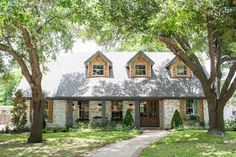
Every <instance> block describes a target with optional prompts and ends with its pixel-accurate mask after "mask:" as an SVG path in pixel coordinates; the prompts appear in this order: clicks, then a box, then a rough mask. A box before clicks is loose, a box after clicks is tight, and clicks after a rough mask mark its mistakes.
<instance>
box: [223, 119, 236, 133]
mask: <svg viewBox="0 0 236 157" xmlns="http://www.w3.org/2000/svg"><path fill="white" fill-rule="evenodd" d="M225 130H228V131H236V122H235V121H233V120H226V121H225Z"/></svg>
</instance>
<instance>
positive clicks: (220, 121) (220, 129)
mask: <svg viewBox="0 0 236 157" xmlns="http://www.w3.org/2000/svg"><path fill="white" fill-rule="evenodd" d="M224 106H225V105H223V104H219V103H212V102H211V103H209V102H208V110H209V129H208V133H209V134H213V135H221V136H224V134H225V129H224Z"/></svg>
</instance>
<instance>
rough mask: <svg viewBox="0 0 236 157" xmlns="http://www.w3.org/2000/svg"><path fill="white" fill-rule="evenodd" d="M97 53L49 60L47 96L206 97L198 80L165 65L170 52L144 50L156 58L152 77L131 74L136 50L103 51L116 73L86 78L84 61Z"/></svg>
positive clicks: (25, 86) (22, 85) (27, 91)
mask: <svg viewBox="0 0 236 157" xmlns="http://www.w3.org/2000/svg"><path fill="white" fill-rule="evenodd" d="M93 54H94V53H91V52H90V53H89V52H88V53H84V52H83V53H82V52H81V53H80V52H78V53H74V54H64V55H62V56H60V57H58V59H57V60H56V61H55V62H52V63H49V65H48V68H49V71H48V72H47V73H46V74H44V76H43V80H42V87H43V90H44V92H45V93H46V95H47V97H49V98H50V97H56V98H65V97H69V98H101V97H113V98H115V97H116V98H121V97H122V98H123V97H125V98H131V97H132V98H134V97H141V98H142V97H151V98H186V97H195V98H200V97H204V94H203V90H202V87H201V84H200V82H199V80H198V79H197V78H196V77H195V76H193V78H170V76H169V73H168V71H167V69H166V68H165V66H166V65H167V64H168V63H169V62H170V61H171V60H172V59H173V58H174V57H175V56H174V55H173V54H172V53H170V52H156V53H154V52H149V53H148V52H145V55H147V56H148V57H149V58H150V59H152V60H153V62H154V64H153V66H152V77H151V79H146V78H129V77H128V73H127V68H126V64H127V62H128V61H129V60H130V59H131V58H132V57H134V56H135V54H136V53H134V52H110V53H103V54H104V55H105V56H106V58H107V59H109V60H110V61H111V62H112V68H111V70H112V73H113V77H110V78H102V77H99V78H87V77H86V76H85V72H86V68H85V65H84V62H85V61H86V60H87V59H88V58H90V57H91V56H92V55H93ZM18 88H19V89H23V90H24V92H25V95H26V96H27V97H30V96H31V92H30V88H29V85H28V83H27V81H26V80H25V79H23V80H22V81H21V83H20V85H19V87H18Z"/></svg>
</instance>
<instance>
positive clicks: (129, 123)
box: [123, 109, 134, 128]
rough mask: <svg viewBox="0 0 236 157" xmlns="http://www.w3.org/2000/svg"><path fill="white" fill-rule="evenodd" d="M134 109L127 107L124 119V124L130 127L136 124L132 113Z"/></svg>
mask: <svg viewBox="0 0 236 157" xmlns="http://www.w3.org/2000/svg"><path fill="white" fill-rule="evenodd" d="M131 111H132V109H127V111H126V114H125V117H124V121H123V126H124V127H129V128H132V127H133V126H134V119H133V116H132V114H131Z"/></svg>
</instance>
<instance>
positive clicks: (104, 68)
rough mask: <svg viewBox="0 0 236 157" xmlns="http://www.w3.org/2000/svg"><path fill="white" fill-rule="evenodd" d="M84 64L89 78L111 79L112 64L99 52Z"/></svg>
mask: <svg viewBox="0 0 236 157" xmlns="http://www.w3.org/2000/svg"><path fill="white" fill-rule="evenodd" d="M84 64H85V67H86V75H87V77H110V69H111V68H112V62H111V61H110V60H109V59H108V58H107V57H106V56H105V55H104V54H103V53H102V52H100V51H97V52H96V53H95V54H94V55H92V56H91V57H89V58H88V59H87V60H86V61H85V62H84Z"/></svg>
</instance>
